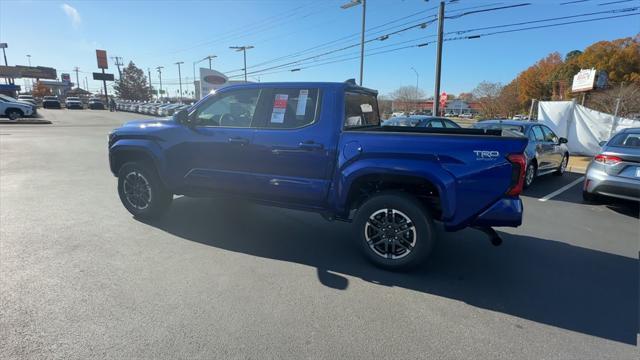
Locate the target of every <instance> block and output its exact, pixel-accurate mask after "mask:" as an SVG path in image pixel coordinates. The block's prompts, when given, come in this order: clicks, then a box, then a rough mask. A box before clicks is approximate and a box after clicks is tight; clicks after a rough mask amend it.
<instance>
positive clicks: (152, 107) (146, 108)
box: [116, 100, 191, 116]
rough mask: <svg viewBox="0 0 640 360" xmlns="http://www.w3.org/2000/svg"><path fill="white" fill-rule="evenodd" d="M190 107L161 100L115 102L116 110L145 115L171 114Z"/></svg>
mask: <svg viewBox="0 0 640 360" xmlns="http://www.w3.org/2000/svg"><path fill="white" fill-rule="evenodd" d="M189 107H191V104H179V103H162V102H135V101H127V100H120V101H117V102H116V109H117V110H118V111H128V112H135V113H139V114H145V115H156V116H172V115H173V114H175V113H176V112H178V111H180V110H183V109H187V108H189Z"/></svg>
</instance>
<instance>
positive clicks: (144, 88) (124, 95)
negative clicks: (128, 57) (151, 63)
mask: <svg viewBox="0 0 640 360" xmlns="http://www.w3.org/2000/svg"><path fill="white" fill-rule="evenodd" d="M113 89H114V90H115V92H116V95H117V96H118V97H119V98H121V99H125V100H142V101H147V100H149V99H150V98H151V88H150V87H149V85H148V84H147V78H146V77H145V75H144V71H142V69H140V68H138V67H136V65H135V64H134V63H133V61H131V62H129V65H128V66H127V67H126V68H124V69H123V70H122V78H121V79H120V80H117V81H116V84H115V85H114V86H113Z"/></svg>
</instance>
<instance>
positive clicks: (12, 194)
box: [0, 110, 640, 359]
mask: <svg viewBox="0 0 640 360" xmlns="http://www.w3.org/2000/svg"><path fill="white" fill-rule="evenodd" d="M41 112H42V114H43V117H44V118H46V119H48V120H51V121H52V122H53V124H52V125H0V354H2V355H1V356H0V357H2V358H3V359H25V358H61V359H62V358H64V359H67V358H76V359H93V358H95V359H104V358H132V359H133V358H201V359H213V358H225V359H227V358H252V359H267V358H271V359H284V358H292V359H298V358H313V359H320V358H327V359H335V358H387V359H388V358H397V359H405V358H412V359H427V358H428V359H461V358H472V359H638V354H639V350H638V347H637V325H638V319H639V312H638V285H639V279H638V250H639V248H638V246H639V245H638V244H639V241H640V240H639V234H640V221H639V220H638V205H637V204H634V203H618V202H607V203H603V204H584V203H583V202H582V200H581V196H580V192H581V188H580V184H576V185H574V186H572V187H569V188H568V189H567V190H566V191H564V192H562V193H560V194H557V195H555V196H554V197H552V198H549V199H548V200H547V201H540V200H541V199H543V198H545V197H546V196H548V195H549V194H551V193H553V192H555V191H557V190H558V189H560V188H562V187H564V186H565V185H567V184H570V183H571V182H574V181H575V180H576V179H578V178H579V177H580V176H582V175H581V174H578V173H568V174H565V176H563V177H555V176H552V175H551V176H545V177H541V178H538V179H537V181H536V182H535V183H534V185H533V186H532V187H531V188H530V189H528V190H527V191H525V194H524V196H522V198H523V201H524V207H525V216H524V224H523V226H521V227H519V228H515V229H512V228H498V229H497V230H498V231H499V232H500V234H501V235H502V236H503V238H504V244H503V245H502V246H500V247H493V246H492V245H490V243H489V241H488V240H487V239H486V237H485V236H484V235H483V234H482V233H480V232H478V231H475V230H464V231H460V232H456V233H445V232H442V231H440V234H439V242H438V243H437V245H436V248H435V250H434V253H433V255H432V257H431V258H430V261H429V262H428V263H427V264H425V265H424V266H422V267H421V268H419V269H417V270H416V271H413V272H409V273H390V272H386V271H383V270H379V269H377V268H374V267H372V266H371V265H369V264H368V263H367V262H366V261H364V260H363V259H362V257H361V256H360V253H359V251H358V248H357V247H356V245H355V244H353V242H352V241H351V235H350V234H351V233H350V227H349V224H345V223H339V222H334V223H329V222H326V221H325V220H323V219H322V218H321V217H320V216H318V215H316V214H309V213H303V212H298V211H292V210H285V209H277V208H270V207H264V206H258V205H252V204H243V203H235V202H229V201H226V200H222V199H192V198H186V197H181V198H177V199H175V200H174V203H173V206H172V208H171V210H170V212H169V214H168V215H167V217H166V218H165V219H163V220H160V221H156V222H150V223H144V222H141V221H137V220H135V219H133V218H132V217H131V216H130V214H129V213H128V212H127V211H126V210H125V209H124V207H123V206H122V205H121V204H120V201H119V199H118V196H117V193H116V179H115V178H114V177H113V176H112V175H111V173H110V172H109V168H108V159H107V149H106V142H107V133H108V132H109V131H110V130H111V129H112V128H114V127H116V126H118V125H119V124H121V123H123V122H125V121H127V120H130V119H135V118H144V117H145V116H142V115H138V114H129V113H109V112H108V111H90V110H75V111H71V110H42V111H41Z"/></svg>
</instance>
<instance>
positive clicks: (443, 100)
mask: <svg viewBox="0 0 640 360" xmlns="http://www.w3.org/2000/svg"><path fill="white" fill-rule="evenodd" d="M448 97H449V96H448V95H447V93H446V92H444V91H443V92H442V94H441V95H440V108H442V109H444V107H445V106H446V105H447V98H448Z"/></svg>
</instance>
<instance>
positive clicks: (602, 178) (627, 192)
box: [583, 167, 640, 201]
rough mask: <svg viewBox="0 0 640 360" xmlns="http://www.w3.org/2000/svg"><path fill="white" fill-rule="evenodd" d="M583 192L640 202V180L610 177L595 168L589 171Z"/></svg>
mask: <svg viewBox="0 0 640 360" xmlns="http://www.w3.org/2000/svg"><path fill="white" fill-rule="evenodd" d="M583 190H584V191H586V192H588V193H590V194H599V195H605V196H611V197H616V198H620V199H626V200H632V201H640V179H637V180H636V179H632V178H625V177H622V176H613V175H609V174H607V173H606V172H604V171H601V170H599V169H595V168H593V167H590V168H589V169H588V170H587V174H586V176H585V180H584V185H583Z"/></svg>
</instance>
